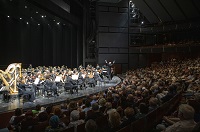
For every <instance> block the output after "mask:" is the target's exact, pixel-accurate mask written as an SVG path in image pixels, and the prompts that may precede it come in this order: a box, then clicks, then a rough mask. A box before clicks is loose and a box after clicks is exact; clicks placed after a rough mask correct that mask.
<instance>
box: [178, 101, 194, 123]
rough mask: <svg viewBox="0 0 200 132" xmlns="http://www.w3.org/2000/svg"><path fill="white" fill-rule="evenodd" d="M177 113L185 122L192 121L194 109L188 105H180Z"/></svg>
mask: <svg viewBox="0 0 200 132" xmlns="http://www.w3.org/2000/svg"><path fill="white" fill-rule="evenodd" d="M179 112H180V113H182V114H183V118H184V119H186V120H191V119H194V108H193V107H192V106H190V105H188V104H181V105H180V106H179Z"/></svg>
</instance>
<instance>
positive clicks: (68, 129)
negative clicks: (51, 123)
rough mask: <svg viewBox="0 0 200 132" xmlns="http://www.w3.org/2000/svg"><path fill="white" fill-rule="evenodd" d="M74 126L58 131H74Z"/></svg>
mask: <svg viewBox="0 0 200 132" xmlns="http://www.w3.org/2000/svg"><path fill="white" fill-rule="evenodd" d="M74 129H75V128H74V127H70V128H66V129H64V130H61V131H60V132H74Z"/></svg>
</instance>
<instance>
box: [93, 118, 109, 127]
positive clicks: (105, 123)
mask: <svg viewBox="0 0 200 132" xmlns="http://www.w3.org/2000/svg"><path fill="white" fill-rule="evenodd" d="M95 121H96V123H97V126H98V127H99V128H102V129H103V128H106V127H107V126H108V120H107V115H103V116H100V117H98V118H97V119H96V120H95Z"/></svg>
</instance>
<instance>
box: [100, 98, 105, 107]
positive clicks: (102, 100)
mask: <svg viewBox="0 0 200 132" xmlns="http://www.w3.org/2000/svg"><path fill="white" fill-rule="evenodd" d="M105 104H106V99H105V98H101V99H99V105H100V106H105Z"/></svg>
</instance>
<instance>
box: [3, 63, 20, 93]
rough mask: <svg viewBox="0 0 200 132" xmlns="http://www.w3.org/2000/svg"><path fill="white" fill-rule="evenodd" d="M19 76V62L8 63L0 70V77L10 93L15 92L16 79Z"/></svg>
mask: <svg viewBox="0 0 200 132" xmlns="http://www.w3.org/2000/svg"><path fill="white" fill-rule="evenodd" d="M19 77H20V78H21V77H22V75H21V63H12V64H10V65H9V66H8V67H7V69H6V70H5V71H2V70H0V79H1V80H2V82H3V83H4V85H5V86H7V87H8V88H9V91H10V93H11V94H12V93H17V92H18V90H17V80H18V78H19ZM0 91H1V89H0Z"/></svg>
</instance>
